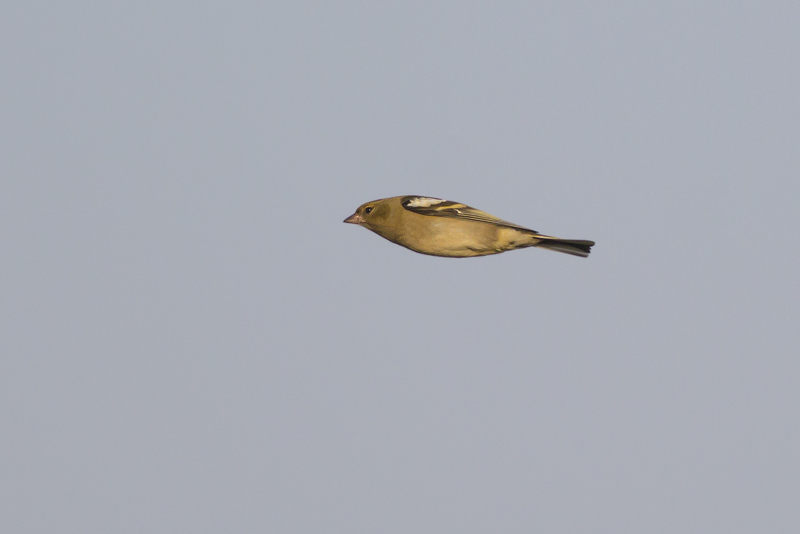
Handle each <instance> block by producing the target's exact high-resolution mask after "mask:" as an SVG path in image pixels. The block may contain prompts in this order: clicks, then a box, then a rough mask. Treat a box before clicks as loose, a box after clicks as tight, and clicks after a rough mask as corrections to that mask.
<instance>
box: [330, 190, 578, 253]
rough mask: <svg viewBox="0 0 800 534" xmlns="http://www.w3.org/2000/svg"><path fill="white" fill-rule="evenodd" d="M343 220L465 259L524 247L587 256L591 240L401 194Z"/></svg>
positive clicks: (421, 249)
mask: <svg viewBox="0 0 800 534" xmlns="http://www.w3.org/2000/svg"><path fill="white" fill-rule="evenodd" d="M344 222H346V223H350V224H357V225H359V226H363V227H364V228H366V229H368V230H372V231H373V232H375V233H376V234H378V235H379V236H381V237H383V238H386V239H388V240H389V241H391V242H393V243H397V244H398V245H401V246H403V247H406V248H408V249H411V250H413V251H414V252H419V253H420V254H428V255H431V256H443V257H448V258H469V257H473V256H486V255H488V254H498V253H500V252H506V251H508V250H515V249H518V248H526V247H541V248H544V249H548V250H555V251H558V252H563V253H565V254H571V255H573V256H580V257H583V258H585V257H587V256H588V255H589V252H591V248H592V246H593V245H594V241H586V240H582V239H561V238H559V237H552V236H548V235H543V234H540V233H539V232H536V231H534V230H530V229H528V228H525V227H522V226H519V225H516V224H513V223H510V222H507V221H504V220H502V219H498V218H497V217H495V216H494V215H489V214H488V213H485V212H483V211H480V210H477V209H475V208H472V207H470V206H467V205H466V204H461V203H460V202H453V201H451V200H443V199H441V198H433V197H424V196H417V195H406V196H399V197H391V198H383V199H379V200H373V201H372V202H367V203H365V204H362V205H361V206H359V207H358V209H357V210H356V211H355V213H353V214H352V215H351V216H349V217H348V218H346V219H345V220H344Z"/></svg>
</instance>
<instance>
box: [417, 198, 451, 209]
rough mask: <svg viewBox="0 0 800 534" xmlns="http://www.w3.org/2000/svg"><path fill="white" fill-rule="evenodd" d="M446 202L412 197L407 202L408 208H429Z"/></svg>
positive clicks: (437, 199)
mask: <svg viewBox="0 0 800 534" xmlns="http://www.w3.org/2000/svg"><path fill="white" fill-rule="evenodd" d="M442 202H447V201H446V200H442V199H441V198H428V197H414V198H412V199H411V200H409V201H408V207H409V208H429V207H431V206H433V205H434V204H441V203H442Z"/></svg>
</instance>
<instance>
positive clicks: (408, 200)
mask: <svg viewBox="0 0 800 534" xmlns="http://www.w3.org/2000/svg"><path fill="white" fill-rule="evenodd" d="M400 203H401V204H402V206H403V207H404V208H405V209H407V210H408V211H411V212H414V213H418V214H420V215H427V216H431V217H449V218H452V219H464V220H468V221H477V222H484V223H489V224H494V225H496V226H505V227H507V228H514V229H515V230H523V231H525V232H533V233H534V234H538V233H539V232H536V231H534V230H531V229H529V228H524V227H522V226H519V225H516V224H514V223H510V222H508V221H504V220H503V219H498V218H497V217H495V216H494V215H489V214H488V213H486V212H484V211H481V210H477V209H475V208H473V207H470V206H467V205H466V204H461V203H458V202H453V201H451V200H442V199H439V198H431V197H419V196H408V197H403V199H402V200H401V201H400Z"/></svg>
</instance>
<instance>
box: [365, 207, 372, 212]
mask: <svg viewBox="0 0 800 534" xmlns="http://www.w3.org/2000/svg"><path fill="white" fill-rule="evenodd" d="M364 213H372V206H370V207H368V208H364Z"/></svg>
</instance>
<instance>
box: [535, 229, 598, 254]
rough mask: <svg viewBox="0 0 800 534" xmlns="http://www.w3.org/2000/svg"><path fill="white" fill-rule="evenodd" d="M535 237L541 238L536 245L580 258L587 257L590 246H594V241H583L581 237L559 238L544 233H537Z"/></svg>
mask: <svg viewBox="0 0 800 534" xmlns="http://www.w3.org/2000/svg"><path fill="white" fill-rule="evenodd" d="M536 238H537V239H541V240H542V241H541V243H539V244H538V245H536V246H537V247H542V248H546V249H550V250H555V251H557V252H563V253H565V254H572V255H573V256H580V257H581V258H585V257H587V256H588V255H589V252H591V251H592V246H594V241H584V240H582V239H559V238H557V237H550V236H546V235H537V236H536Z"/></svg>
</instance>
